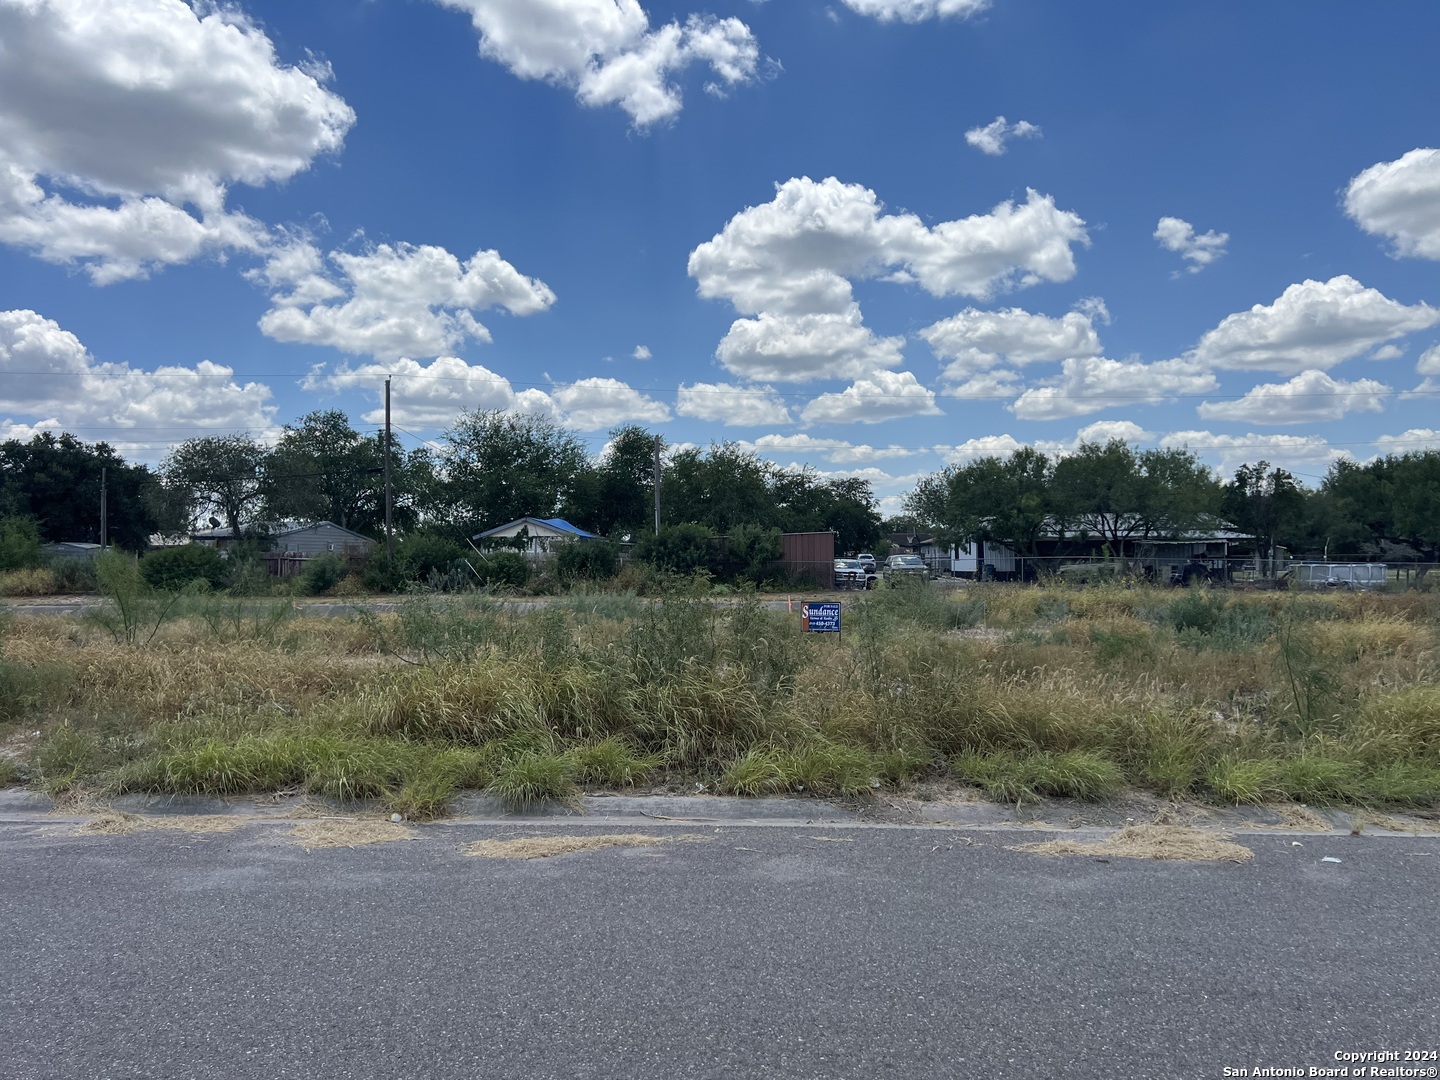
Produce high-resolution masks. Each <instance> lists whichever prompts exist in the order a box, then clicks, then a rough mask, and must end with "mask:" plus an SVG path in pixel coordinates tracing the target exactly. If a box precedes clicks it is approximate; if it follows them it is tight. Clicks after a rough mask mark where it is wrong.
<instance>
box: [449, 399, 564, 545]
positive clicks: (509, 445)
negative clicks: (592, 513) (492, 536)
mask: <svg viewBox="0 0 1440 1080" xmlns="http://www.w3.org/2000/svg"><path fill="white" fill-rule="evenodd" d="M444 439H445V443H446V446H447V448H448V451H449V453H448V455H447V457H446V458H445V462H444V482H443V485H442V492H443V497H444V500H445V504H446V507H445V512H446V514H447V515H448V516H449V518H450V521H451V525H452V527H453V528H455V529H457V530H460V531H464V532H465V533H466V534H467V535H468V534H469V533H470V532H473V531H475V530H478V529H489V528H493V527H495V526H497V525H503V524H505V523H506V522H508V521H514V520H515V519H517V518H522V517H540V518H548V517H555V516H556V515H561V514H565V513H569V512H571V511H572V508H574V507H576V505H577V503H576V498H575V497H576V494H577V488H578V487H579V485H580V483H581V482H582V480H583V478H584V476H585V474H586V473H587V472H588V470H589V467H590V466H589V461H588V459H587V457H586V454H585V448H584V446H583V445H582V444H581V442H580V440H579V439H577V438H576V437H575V436H574V435H573V434H571V433H570V432H569V431H567V430H565V429H564V428H562V427H561V426H560V425H559V424H557V423H556V422H555V421H554V420H552V419H550V418H549V417H547V416H540V415H537V414H535V413H506V412H500V411H498V410H490V411H480V410H476V411H474V412H468V413H463V414H462V415H461V416H460V419H458V420H457V421H456V422H455V425H454V426H453V427H452V428H450V430H449V431H447V432H446V433H445V436H444ZM577 516H578V515H577Z"/></svg>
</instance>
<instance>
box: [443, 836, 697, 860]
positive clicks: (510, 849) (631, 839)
mask: <svg viewBox="0 0 1440 1080" xmlns="http://www.w3.org/2000/svg"><path fill="white" fill-rule="evenodd" d="M703 839H705V838H704V837H703V836H691V835H685V836H646V835H644V834H642V833H606V834H604V835H601V836H521V837H518V838H517V839H514V840H477V841H476V842H475V843H473V844H466V845H465V846H464V847H463V848H461V849H460V850H461V852H463V853H464V854H466V855H472V856H476V857H478V858H481V859H550V858H553V857H554V856H556V855H571V854H574V853H575V852H578V851H600V850H601V849H603V848H618V847H659V846H660V845H662V844H674V843H683V842H688V841H693V840H703Z"/></svg>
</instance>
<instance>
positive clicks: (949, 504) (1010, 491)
mask: <svg viewBox="0 0 1440 1080" xmlns="http://www.w3.org/2000/svg"><path fill="white" fill-rule="evenodd" d="M1053 474H1054V469H1053V467H1052V465H1051V463H1050V459H1049V458H1048V457H1047V456H1046V455H1045V454H1043V453H1042V452H1040V451H1039V450H1036V449H1035V448H1033V447H1029V446H1022V447H1020V448H1019V449H1017V450H1015V451H1014V452H1013V453H1011V454H1010V456H1009V457H1005V458H999V457H985V458H979V459H977V460H975V461H972V462H970V463H968V464H965V465H952V466H950V467H948V468H946V469H944V470H942V471H940V472H938V473H933V474H931V475H930V476H927V477H925V478H923V479H922V480H921V481H920V483H919V484H917V485H916V488H915V490H914V491H912V492H911V493H910V494H909V495H908V496H907V497H906V499H905V509H906V511H907V512H908V513H909V514H911V515H913V516H914V517H915V518H916V519H917V520H918V521H920V522H923V523H924V524H925V525H926V527H927V529H929V530H934V531H935V532H936V533H937V534H938V535H939V536H940V538H941V539H943V540H945V541H947V542H949V543H953V544H968V543H972V542H974V541H977V540H979V541H999V542H1000V543H1002V544H1005V545H1006V546H1007V547H1011V548H1013V549H1015V550H1016V551H1019V552H1022V553H1033V552H1034V550H1035V541H1036V540H1037V539H1038V538H1039V536H1040V534H1041V533H1042V532H1043V531H1044V530H1045V528H1046V525H1047V522H1048V520H1049V518H1050V515H1051V512H1052V509H1053V506H1052V500H1051V492H1050V484H1051V480H1052V478H1053Z"/></svg>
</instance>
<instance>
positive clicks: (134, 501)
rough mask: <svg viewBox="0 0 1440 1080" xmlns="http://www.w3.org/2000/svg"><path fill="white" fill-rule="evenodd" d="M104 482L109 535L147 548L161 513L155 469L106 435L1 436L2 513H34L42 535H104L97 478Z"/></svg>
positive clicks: (130, 546)
mask: <svg viewBox="0 0 1440 1080" xmlns="http://www.w3.org/2000/svg"><path fill="white" fill-rule="evenodd" d="M102 472H103V474H104V482H105V488H106V504H107V505H106V518H107V523H106V524H107V534H108V535H107V540H108V541H109V542H110V543H113V544H115V545H116V546H118V547H122V548H125V549H127V550H129V551H143V550H144V549H145V546H146V544H147V543H148V542H149V539H150V534H151V533H153V532H155V531H157V529H158V527H159V525H160V521H159V520H158V518H157V516H156V513H155V505H154V501H153V498H152V496H153V494H154V491H155V489H156V488H157V487H158V482H157V479H156V477H155V474H154V473H152V472H151V471H150V470H149V469H147V468H146V467H145V466H143V465H131V464H128V463H127V462H126V461H125V459H124V458H122V457H121V456H120V455H119V454H117V453H116V452H115V451H114V449H113V448H112V447H111V446H110V445H109V444H108V443H103V442H100V443H85V442H83V441H81V440H80V439H77V438H76V437H75V436H74V435H70V434H68V433H66V434H61V435H58V436H57V435H55V434H54V433H53V432H49V431H46V432H41V433H40V434H39V435H36V436H35V437H34V438H32V439H31V440H30V441H29V442H20V441H19V440H16V439H11V440H10V441H8V442H6V443H4V444H0V514H6V515H11V516H16V517H29V518H32V519H33V520H34V521H35V525H36V528H37V530H38V532H39V535H40V537H41V539H43V540H46V541H61V540H78V541H82V542H85V543H91V544H97V543H99V542H100V485H101V475H102Z"/></svg>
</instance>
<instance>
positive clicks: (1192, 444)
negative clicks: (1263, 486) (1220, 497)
mask: <svg viewBox="0 0 1440 1080" xmlns="http://www.w3.org/2000/svg"><path fill="white" fill-rule="evenodd" d="M1160 445H1161V446H1162V447H1165V448H1167V449H1180V450H1191V451H1194V453H1195V454H1196V455H1197V456H1198V457H1199V458H1200V459H1201V460H1202V461H1206V462H1210V463H1212V464H1213V465H1214V466H1215V467H1216V468H1217V469H1218V470H1219V471H1220V473H1221V474H1222V475H1224V476H1229V475H1231V474H1233V473H1234V472H1235V470H1236V469H1238V468H1239V467H1240V466H1241V465H1245V464H1247V463H1254V462H1256V461H1268V462H1270V464H1271V465H1274V466H1277V467H1279V468H1283V469H1289V470H1291V471H1299V472H1304V471H1307V470H1314V469H1316V468H1319V469H1321V470H1323V469H1324V468H1325V467H1326V466H1328V465H1329V464H1330V463H1331V462H1332V461H1337V460H1339V459H1340V458H1342V457H1345V456H1346V454H1345V452H1344V451H1343V450H1336V449H1335V448H1334V447H1333V446H1331V445H1330V444H1329V443H1328V442H1327V441H1326V440H1325V439H1323V438H1321V437H1320V436H1319V435H1261V434H1257V433H1256V432H1253V431H1252V432H1249V433H1248V434H1245V435H1216V434H1214V433H1213V432H1210V431H1173V432H1171V433H1170V434H1168V435H1165V436H1162V437H1161V439H1160Z"/></svg>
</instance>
